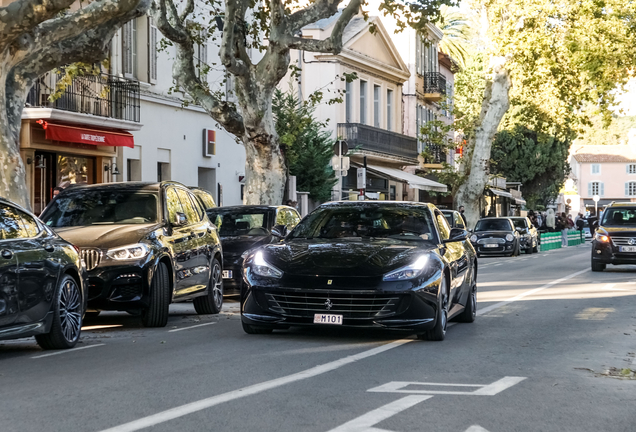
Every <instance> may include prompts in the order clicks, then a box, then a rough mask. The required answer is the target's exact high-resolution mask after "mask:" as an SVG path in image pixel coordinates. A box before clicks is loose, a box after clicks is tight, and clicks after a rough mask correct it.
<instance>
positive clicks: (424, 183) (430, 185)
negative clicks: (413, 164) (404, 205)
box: [367, 165, 448, 192]
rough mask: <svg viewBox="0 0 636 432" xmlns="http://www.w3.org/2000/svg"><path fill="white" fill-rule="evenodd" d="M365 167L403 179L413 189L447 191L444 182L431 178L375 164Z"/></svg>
mask: <svg viewBox="0 0 636 432" xmlns="http://www.w3.org/2000/svg"><path fill="white" fill-rule="evenodd" d="M367 168H368V169H370V170H372V171H377V172H379V173H382V174H384V175H387V176H389V177H393V178H394V179H396V180H399V181H405V182H407V183H408V184H409V186H411V187H412V188H415V189H420V190H427V191H435V192H448V187H447V186H446V185H445V184H442V183H438V182H436V181H433V180H429V179H426V178H424V177H420V176H416V175H415V174H410V173H407V172H405V171H401V170H399V169H396V168H387V167H381V166H377V165H367Z"/></svg>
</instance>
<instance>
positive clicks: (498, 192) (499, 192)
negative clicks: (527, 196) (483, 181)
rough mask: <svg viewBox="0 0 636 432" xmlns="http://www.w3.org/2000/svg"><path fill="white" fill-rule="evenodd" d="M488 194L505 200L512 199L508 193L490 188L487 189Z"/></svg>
mask: <svg viewBox="0 0 636 432" xmlns="http://www.w3.org/2000/svg"><path fill="white" fill-rule="evenodd" d="M488 190H489V191H490V192H492V193H494V194H495V195H498V196H502V197H506V198H512V194H511V193H510V192H506V191H504V190H501V189H495V188H490V189H488Z"/></svg>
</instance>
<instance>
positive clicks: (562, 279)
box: [477, 269, 590, 315]
mask: <svg viewBox="0 0 636 432" xmlns="http://www.w3.org/2000/svg"><path fill="white" fill-rule="evenodd" d="M589 271H590V269H585V270H581V271H577V272H575V273H572V274H569V275H567V276H565V277H562V278H561V279H557V280H555V281H552V282H550V283H547V284H545V285H543V286H541V287H539V288H535V289H531V290H530V291H526V292H524V293H521V294H519V295H517V296H514V297H513V298H511V299H508V300H504V301H502V302H499V303H495V304H494V305H490V306H486V307H485V308H483V309H480V310H477V315H483V314H486V313H488V312H491V311H493V310H495V309H499V308H500V307H502V306H505V305H507V304H509V303H512V302H515V301H517V300H521V299H522V298H524V297H527V296H529V295H532V294H535V293H538V292H539V291H543V290H544V289H547V288H550V287H552V286H554V285H557V284H560V283H561V282H565V281H566V280H568V279H572V278H573V277H576V276H578V275H580V274H583V273H586V272H589Z"/></svg>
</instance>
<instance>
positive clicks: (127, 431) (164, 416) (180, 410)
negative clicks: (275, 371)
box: [101, 269, 589, 432]
mask: <svg viewBox="0 0 636 432" xmlns="http://www.w3.org/2000/svg"><path fill="white" fill-rule="evenodd" d="M586 271H589V270H587V269H586V270H581V271H580V272H576V273H573V274H571V275H569V276H566V277H564V278H561V279H557V280H555V281H554V282H551V283H549V284H547V285H544V286H543V287H541V288H536V289H532V290H530V291H527V292H525V293H522V294H519V295H518V296H516V297H513V298H512V299H510V300H507V301H504V302H500V303H496V304H494V305H491V306H488V307H486V308H484V309H482V310H479V311H478V312H477V314H478V315H483V314H485V313H487V312H490V311H493V310H495V309H497V308H500V307H502V306H505V305H507V304H509V303H512V302H514V301H517V300H519V299H521V298H523V297H525V296H527V295H531V294H533V293H535V292H537V291H539V290H542V289H545V288H548V287H551V286H553V285H556V284H558V283H560V282H563V281H565V280H568V279H570V278H573V277H574V276H577V275H579V274H581V273H585V272H586ZM451 324H454V323H449V327H450V325H451ZM414 340H415V339H401V340H397V341H394V342H391V343H388V344H386V345H382V346H380V347H377V348H373V349H370V350H367V351H363V352H361V353H359V354H355V355H352V356H348V357H344V358H341V359H339V360H335V361H333V362H330V363H325V364H324V365H319V366H316V367H313V368H310V369H307V370H304V371H301V372H298V373H295V374H292V375H287V376H284V377H281V378H276V379H273V380H271V381H265V382H263V383H260V384H254V385H251V386H248V387H243V388H241V389H238V390H233V391H231V392H227V393H223V394H220V395H217V396H212V397H209V398H206V399H201V400H199V401H195V402H191V403H188V404H185V405H181V406H178V407H175V408H172V409H169V410H166V411H162V412H159V413H156V414H153V415H150V416H147V417H142V418H140V419H138V420H133V421H131V422H129V423H124V424H122V425H119V426H115V427H112V428H109V429H104V430H102V431H101V432H134V431H138V430H140V429H145V428H147V427H150V426H155V425H158V424H160V423H164V422H167V421H170V420H174V419H176V418H179V417H183V416H185V415H188V414H192V413H194V412H197V411H201V410H204V409H207V408H210V407H213V406H216V405H219V404H222V403H225V402H229V401H233V400H235V399H240V398H243V397H245V396H251V395H254V394H257V393H262V392H264V391H266V390H271V389H274V388H277V387H280V386H283V385H286V384H290V383H293V382H296V381H301V380H304V379H307V378H313V377H315V376H318V375H321V374H324V373H327V372H331V371H332V370H336V369H339V368H341V367H343V366H346V365H348V364H351V363H354V362H356V361H358V360H362V359H365V358H367V357H371V356H374V355H377V354H380V353H382V352H384V351H388V350H391V349H393V348H397V347H399V346H401V345H404V344H407V343H409V342H413V341H414Z"/></svg>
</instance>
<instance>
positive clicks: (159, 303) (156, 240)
mask: <svg viewBox="0 0 636 432" xmlns="http://www.w3.org/2000/svg"><path fill="white" fill-rule="evenodd" d="M41 218H42V220H43V221H44V223H45V224H46V225H47V226H48V227H50V228H52V229H54V230H55V231H56V232H57V233H58V234H59V235H60V236H61V237H63V238H64V239H66V240H67V241H70V242H71V243H73V244H74V245H76V246H78V247H79V248H80V251H81V256H82V259H83V260H84V262H85V263H86V267H87V271H88V277H89V287H88V308H89V310H90V311H91V312H92V314H93V315H95V314H97V313H99V311H101V310H118V311H127V312H130V313H133V314H140V315H141V319H142V323H143V324H144V325H145V326H147V327H163V326H165V325H166V324H167V322H168V306H169V305H170V303H172V302H178V301H185V300H193V303H194V308H195V310H196V311H197V313H199V314H216V313H219V311H220V310H221V307H222V304H223V280H222V277H221V269H222V262H223V259H222V252H221V242H220V240H219V237H218V235H217V231H216V227H215V226H214V225H213V224H212V223H211V222H210V220H209V219H208V217H207V215H206V213H205V211H204V210H203V206H202V205H201V202H200V200H199V199H197V198H196V196H195V195H194V194H193V193H192V192H191V191H190V190H188V188H186V187H185V186H183V185H182V184H180V183H176V182H169V181H168V182H161V183H142V182H128V183H107V184H96V185H81V186H74V187H72V188H68V189H65V190H63V191H62V192H61V193H60V194H59V195H57V196H56V197H55V199H54V200H53V201H51V203H49V205H48V206H47V207H46V209H44V212H43V213H42V216H41Z"/></svg>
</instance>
